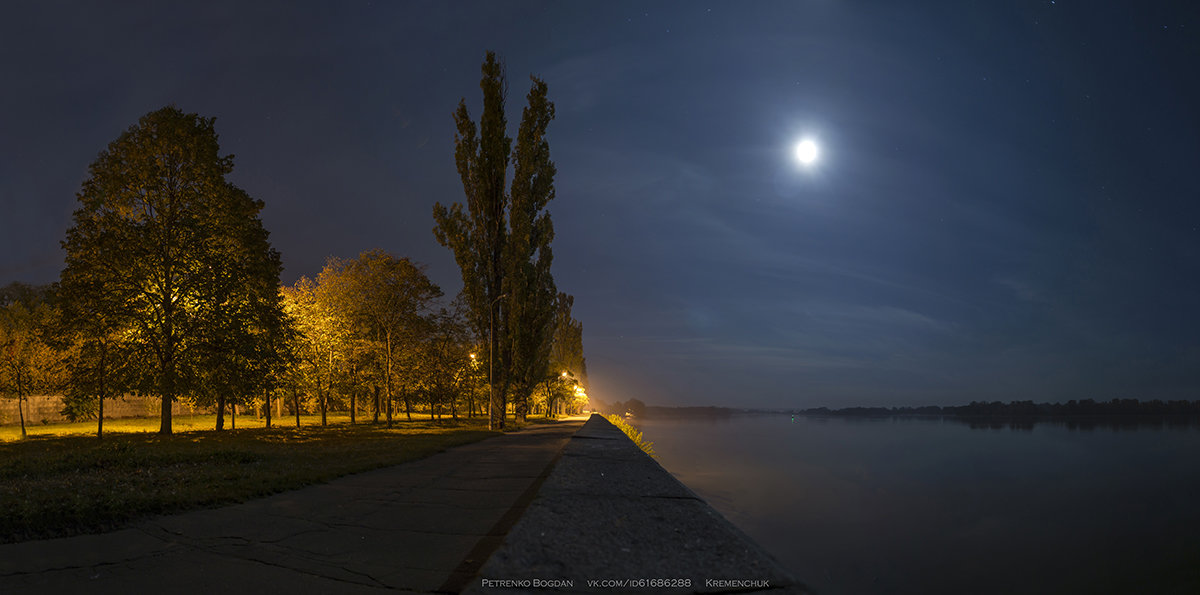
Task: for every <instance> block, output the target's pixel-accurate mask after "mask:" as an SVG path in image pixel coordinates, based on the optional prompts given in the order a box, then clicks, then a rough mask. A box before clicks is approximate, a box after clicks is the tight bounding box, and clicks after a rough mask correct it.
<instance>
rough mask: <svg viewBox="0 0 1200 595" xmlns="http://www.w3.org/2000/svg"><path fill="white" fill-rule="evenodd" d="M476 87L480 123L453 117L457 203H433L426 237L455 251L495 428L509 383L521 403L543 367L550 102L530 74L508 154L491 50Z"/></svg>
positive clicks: (549, 291)
mask: <svg viewBox="0 0 1200 595" xmlns="http://www.w3.org/2000/svg"><path fill="white" fill-rule="evenodd" d="M479 86H480V89H481V90H482V91H483V113H482V115H481V116H480V120H479V126H478V127H476V125H475V123H474V121H473V120H472V119H471V116H470V113H469V112H468V111H467V107H466V100H465V99H464V100H461V101H459V104H458V109H457V110H456V111H455V113H454V121H455V124H456V127H457V132H456V135H455V153H454V157H455V162H456V164H457V166H458V173H459V177H460V178H461V180H462V184H463V192H464V194H465V195H466V207H465V208H464V207H463V205H462V204H461V203H454V204H453V205H451V207H450V208H449V209H447V208H446V207H444V206H443V205H441V204H440V203H439V204H437V205H435V206H434V211H433V215H434V219H435V221H436V222H437V225H436V226H435V227H434V234H435V235H436V237H437V239H438V242H440V243H441V244H442V245H443V246H447V247H449V248H450V249H451V250H452V251H453V252H454V257H455V260H456V261H457V262H458V265H459V269H460V270H461V272H462V279H463V295H464V297H465V299H466V301H467V305H468V306H469V308H470V320H471V324H472V326H473V327H474V328H475V330H476V332H477V333H478V335H479V336H483V337H488V338H489V340H488V344H487V351H488V353H487V354H485V356H486V357H487V358H488V360H489V362H490V365H491V366H492V367H493V368H494V371H493V372H492V373H491V374H490V376H491V382H490V391H489V392H490V397H489V401H490V406H489V409H490V412H491V419H490V425H491V427H493V428H503V427H504V412H505V408H506V403H507V394H508V391H509V387H510V385H513V384H514V383H515V388H516V389H517V390H516V392H515V393H514V395H515V396H516V397H517V400H518V402H519V403H523V402H524V400H525V397H527V395H528V391H529V390H530V389H531V388H532V384H530V383H529V377H530V374H534V373H535V372H536V368H538V367H540V366H541V365H542V363H541V362H539V361H538V359H539V357H541V358H542V359H543V360H544V356H540V355H539V353H544V351H545V343H546V341H547V340H548V337H547V333H546V332H545V329H544V328H542V327H541V326H539V325H542V324H543V323H544V322H545V321H546V320H549V318H550V317H549V316H547V315H546V309H547V308H548V307H550V304H551V303H552V302H553V297H554V289H553V287H554V285H553V279H552V278H551V276H550V270H549V269H550V260H551V258H550V249H549V244H550V240H552V239H553V228H552V226H551V225H550V218H549V216H548V215H547V214H546V213H544V208H545V206H546V203H547V202H548V201H549V200H550V199H551V198H553V197H554V164H553V163H552V162H551V161H550V158H549V155H550V153H549V144H548V143H547V142H546V136H545V134H546V128H547V126H548V125H549V122H550V121H551V120H553V119H554V105H553V103H551V102H550V101H548V100H547V99H546V85H545V83H543V82H542V81H541V80H539V79H537V78H536V77H535V78H533V88H532V90H531V91H530V93H529V96H528V100H529V104H528V107H526V108H525V110H524V111H523V113H522V118H521V126H520V129H519V132H518V143H517V150H516V153H515V155H514V154H513V152H512V139H511V138H509V137H508V136H507V134H506V128H507V121H506V120H505V116H504V104H505V94H506V83H505V78H504V68H503V66H502V65H501V64H500V62H499V61H498V60H497V59H496V55H495V53H493V52H488V53H487V56H486V57H485V59H484V63H483V67H482V78H481V80H480V83H479ZM510 159H511V160H512V161H513V162H514V164H515V168H514V169H515V171H514V175H513V181H512V187H511V189H510V190H509V191H506V190H505V187H504V186H505V180H506V177H507V171H508V164H509V162H510ZM510 244H511V245H510ZM514 331H516V333H517V334H516V335H515V336H514V335H513V333H514ZM534 382H535V383H536V382H537V380H535V381H534ZM521 410H522V409H521V406H520V405H519V407H518V411H519V412H520V411H521ZM518 415H520V413H518Z"/></svg>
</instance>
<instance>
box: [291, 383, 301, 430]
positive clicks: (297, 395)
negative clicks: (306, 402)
mask: <svg viewBox="0 0 1200 595" xmlns="http://www.w3.org/2000/svg"><path fill="white" fill-rule="evenodd" d="M292 400H293V402H294V404H295V405H296V427H297V428H298V427H300V391H298V390H296V385H294V384H293V385H292Z"/></svg>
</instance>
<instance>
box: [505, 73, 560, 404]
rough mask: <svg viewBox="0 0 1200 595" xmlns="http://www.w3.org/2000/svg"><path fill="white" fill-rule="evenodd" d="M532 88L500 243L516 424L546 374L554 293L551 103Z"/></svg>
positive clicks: (541, 88) (540, 85)
mask: <svg viewBox="0 0 1200 595" xmlns="http://www.w3.org/2000/svg"><path fill="white" fill-rule="evenodd" d="M530 78H531V79H532V81H533V86H532V88H531V89H530V90H529V94H528V95H527V96H526V99H527V101H528V105H527V106H526V107H525V109H524V110H523V112H522V114H521V127H520V129H519V131H518V133H517V147H516V151H515V152H514V155H513V180H512V186H511V190H510V195H511V204H510V206H509V238H508V242H507V243H506V244H505V251H506V253H505V255H504V260H505V269H506V271H507V273H508V278H507V287H508V295H509V297H508V304H509V307H508V312H507V316H506V318H507V320H506V323H507V325H508V337H509V348H510V350H511V355H510V359H511V363H510V366H511V367H510V370H511V371H510V377H511V378H512V382H511V386H512V396H513V401H514V404H515V410H516V415H517V419H518V420H524V418H525V415H526V414H527V413H528V412H529V397H530V395H531V394H532V393H533V390H534V388H535V387H536V386H537V385H538V383H539V382H541V381H542V379H543V378H545V377H546V375H547V374H548V373H549V371H550V370H549V367H550V361H549V360H550V342H551V337H552V335H553V332H554V314H555V297H556V289H555V286H554V277H553V276H552V275H551V274H550V264H551V261H552V260H553V253H552V252H551V250H550V242H551V241H553V240H554V224H553V223H552V222H551V221H550V214H549V213H547V212H546V211H545V209H546V205H547V204H549V202H550V201H551V200H553V199H554V174H555V173H556V169H555V167H554V162H553V161H551V160H550V143H549V142H548V141H547V140H546V129H547V128H548V127H549V125H550V121H551V120H553V119H554V104H553V103H552V102H550V100H549V99H547V97H546V83H545V82H543V81H542V80H541V79H538V78H536V77H530Z"/></svg>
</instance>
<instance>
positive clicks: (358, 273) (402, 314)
mask: <svg viewBox="0 0 1200 595" xmlns="http://www.w3.org/2000/svg"><path fill="white" fill-rule="evenodd" d="M319 283H320V285H321V286H322V288H324V289H326V290H327V291H328V292H329V295H330V302H331V304H332V306H333V309H334V310H335V311H336V312H338V313H339V314H340V315H341V316H344V317H345V318H346V319H347V320H348V321H349V323H350V329H351V332H352V333H353V334H354V335H356V336H357V337H359V338H361V339H362V340H363V341H365V342H366V344H367V345H369V346H370V348H372V349H373V350H374V351H375V353H376V354H377V357H376V358H375V361H377V362H379V363H380V364H381V367H382V369H381V370H380V373H381V374H380V375H381V377H382V380H383V390H384V398H385V399H386V404H387V421H388V423H389V424H391V423H392V402H393V399H394V398H395V392H396V391H395V388H396V386H395V384H396V382H395V380H396V378H397V376H398V375H399V374H398V372H399V370H398V369H397V367H398V366H397V364H398V358H397V352H398V351H400V350H404V351H406V352H408V353H413V352H415V351H416V350H417V347H418V345H419V343H420V342H421V338H422V336H423V335H424V334H425V333H426V329H425V326H426V322H427V321H426V317H427V316H429V315H430V314H432V306H433V303H434V301H435V300H437V299H438V298H440V297H441V296H442V290H441V289H440V288H439V287H438V286H437V285H435V284H434V283H433V282H432V281H430V280H429V277H427V276H426V275H425V271H424V268H423V267H422V266H420V265H418V264H416V263H414V262H412V261H411V260H409V259H408V258H400V257H397V256H394V255H392V254H389V253H387V252H385V251H383V250H368V251H366V252H363V253H362V254H359V255H358V258H355V259H353V260H340V259H336V258H333V259H330V261H329V263H328V264H327V265H326V267H325V270H324V271H322V272H321V276H320V279H319ZM409 372H414V370H409ZM414 377H415V374H413V373H409V374H405V375H404V381H403V382H402V386H403V387H405V388H404V389H403V390H401V391H400V392H401V396H402V397H403V399H404V411H405V414H406V415H407V417H408V419H410V420H411V419H412V395H411V393H410V391H409V390H407V386H409V385H411V384H412V381H413V380H414Z"/></svg>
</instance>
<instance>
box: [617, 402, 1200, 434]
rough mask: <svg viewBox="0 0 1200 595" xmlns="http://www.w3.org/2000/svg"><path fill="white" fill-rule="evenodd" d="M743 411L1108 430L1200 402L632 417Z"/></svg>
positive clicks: (1198, 417)
mask: <svg viewBox="0 0 1200 595" xmlns="http://www.w3.org/2000/svg"><path fill="white" fill-rule="evenodd" d="M742 414H749V415H755V414H776V415H778V414H785V415H788V414H790V415H793V416H794V415H803V416H806V417H810V418H814V419H818V420H819V419H828V418H842V419H860V420H885V419H896V418H922V419H934V418H936V419H942V420H947V421H953V422H961V423H964V424H967V425H969V426H971V427H972V428H975V429H1000V428H1009V429H1014V430H1030V429H1032V428H1033V427H1034V425H1036V424H1038V423H1050V424H1055V425H1065V426H1067V427H1069V428H1071V429H1084V430H1090V429H1094V428H1097V427H1104V428H1111V429H1114V430H1116V429H1133V428H1135V427H1137V428H1142V427H1147V428H1162V427H1172V428H1174V427H1200V401H1185V400H1174V401H1162V400H1159V399H1154V400H1149V401H1139V400H1138V399H1112V400H1111V401H1096V400H1093V399H1083V400H1071V401H1067V402H1066V403H1034V402H1033V401H1010V402H1008V403H1004V402H1001V401H990V402H989V401H974V402H972V403H970V404H968V405H950V406H944V407H942V406H937V405H927V406H924V407H846V408H842V409H830V408H828V407H816V408H811V409H771V410H765V409H734V408H730V407H656V406H645V408H644V413H643V414H642V415H637V414H636V413H631V415H632V416H633V417H643V416H644V417H655V418H709V419H719V418H728V417H730V416H733V415H742Z"/></svg>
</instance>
